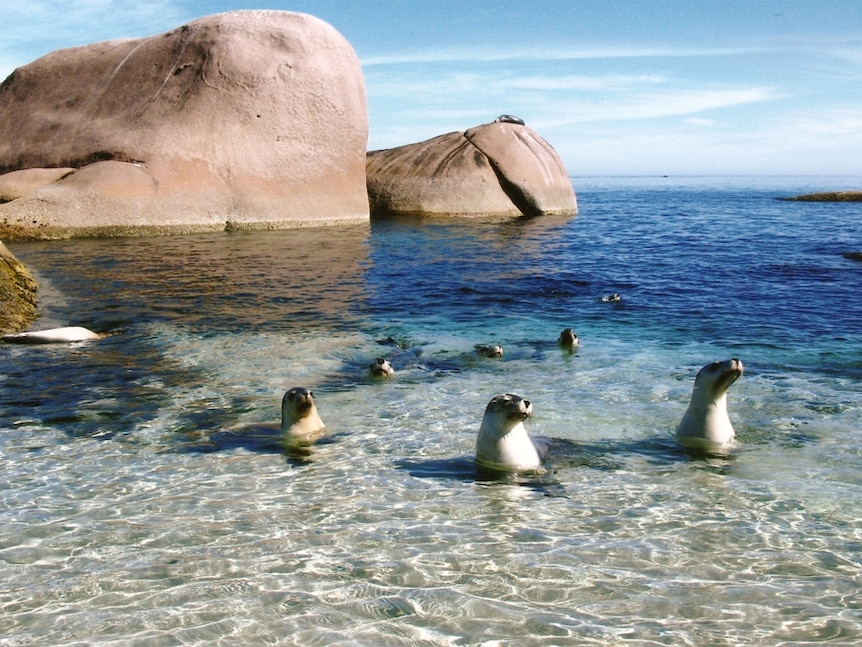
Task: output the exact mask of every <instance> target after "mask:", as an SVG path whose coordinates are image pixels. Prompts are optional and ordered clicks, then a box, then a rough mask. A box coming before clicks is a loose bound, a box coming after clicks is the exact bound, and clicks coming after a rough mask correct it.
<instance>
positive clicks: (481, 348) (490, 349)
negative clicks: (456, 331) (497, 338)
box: [474, 344, 503, 357]
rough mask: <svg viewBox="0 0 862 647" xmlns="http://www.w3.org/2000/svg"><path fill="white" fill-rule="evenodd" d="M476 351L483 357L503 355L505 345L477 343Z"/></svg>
mask: <svg viewBox="0 0 862 647" xmlns="http://www.w3.org/2000/svg"><path fill="white" fill-rule="evenodd" d="M474 348H475V349H476V352H477V353H478V354H479V355H481V356H482V357H502V356H503V347H502V346H500V345H498V344H490V345H484V344H476V345H475V346H474Z"/></svg>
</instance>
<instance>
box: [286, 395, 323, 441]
mask: <svg viewBox="0 0 862 647" xmlns="http://www.w3.org/2000/svg"><path fill="white" fill-rule="evenodd" d="M324 428H325V425H324V424H323V420H321V419H320V415H319V414H318V413H317V405H315V404H314V394H313V393H312V392H311V391H310V390H309V389H306V388H305V387H302V386H296V387H294V388H292V389H289V390H288V391H287V392H286V393H285V394H284V397H283V398H282V399H281V433H282V437H283V440H284V441H285V442H287V443H296V442H306V443H312V442H314V441H315V440H317V439H318V438H320V436H321V435H322V434H323V430H324Z"/></svg>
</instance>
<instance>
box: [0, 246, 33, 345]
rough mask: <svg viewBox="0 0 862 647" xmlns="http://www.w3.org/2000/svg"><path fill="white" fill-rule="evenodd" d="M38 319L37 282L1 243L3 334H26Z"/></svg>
mask: <svg viewBox="0 0 862 647" xmlns="http://www.w3.org/2000/svg"><path fill="white" fill-rule="evenodd" d="M35 318H36V281H35V280H34V279H33V277H32V275H31V274H30V272H28V271H27V268H26V267H24V265H23V264H22V263H21V262H20V261H19V260H18V259H17V258H15V256H13V254H12V252H10V251H9V250H8V249H7V248H6V246H5V245H4V244H3V243H2V242H0V334H2V335H6V334H9V333H15V332H18V331H20V330H24V329H25V328H26V327H27V326H29V325H30V324H31V323H32V322H33V320H34V319H35Z"/></svg>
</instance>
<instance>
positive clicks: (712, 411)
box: [676, 358, 743, 452]
mask: <svg viewBox="0 0 862 647" xmlns="http://www.w3.org/2000/svg"><path fill="white" fill-rule="evenodd" d="M742 371H743V366H742V362H741V361H740V360H738V359H736V358H733V359H728V360H725V361H723V362H713V363H712V364H707V365H706V366H704V367H703V368H701V369H700V370H699V371H698V372H697V376H695V378H694V388H693V389H692V392H691V400H690V401H689V403H688V409H686V412H685V414H684V415H683V417H682V420H681V421H680V423H679V425H678V426H677V428H676V436H677V438H678V439H679V442H680V443H681V444H682V445H683V446H685V447H687V448H689V449H694V450H698V451H704V452H710V451H720V450H722V449H724V448H727V447H728V446H729V445H730V444H731V443H732V442H733V440H734V437H735V436H736V433H735V432H734V431H733V425H731V424H730V418H729V417H728V415H727V390H728V389H729V388H730V385H731V384H733V383H734V382H736V380H738V379H739V377H740V376H741V375H742Z"/></svg>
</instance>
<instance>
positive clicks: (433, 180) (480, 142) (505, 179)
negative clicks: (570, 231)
mask: <svg viewBox="0 0 862 647" xmlns="http://www.w3.org/2000/svg"><path fill="white" fill-rule="evenodd" d="M366 174H367V181H368V199H369V202H370V208H371V214H372V216H386V215H418V216H519V215H527V216H536V215H549V214H565V215H572V214H576V213H577V211H578V206H577V201H576V198H575V191H574V189H573V188H572V183H571V181H570V180H569V177H568V175H567V174H566V169H565V167H564V166H563V163H562V160H560V157H559V155H557V152H556V151H555V150H554V149H553V148H552V147H551V145H550V144H548V142H546V141H545V140H544V139H542V137H540V136H539V135H538V134H537V133H536V132H535V131H534V130H533V129H532V128H530V127H528V126H525V125H524V124H523V122H521V120H520V119H518V118H516V117H512V116H510V115H503V116H501V117H500V118H498V120H496V121H495V122H493V123H490V124H484V125H481V126H476V127H475V128H470V129H469V130H467V131H465V132H454V133H447V134H445V135H440V136H438V137H434V138H432V139H429V140H426V141H424V142H419V143H417V144H409V145H407V146H400V147H398V148H390V149H386V150H379V151H372V152H369V153H368V158H367V163H366Z"/></svg>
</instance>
